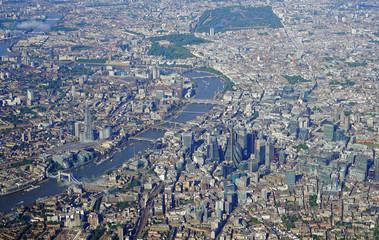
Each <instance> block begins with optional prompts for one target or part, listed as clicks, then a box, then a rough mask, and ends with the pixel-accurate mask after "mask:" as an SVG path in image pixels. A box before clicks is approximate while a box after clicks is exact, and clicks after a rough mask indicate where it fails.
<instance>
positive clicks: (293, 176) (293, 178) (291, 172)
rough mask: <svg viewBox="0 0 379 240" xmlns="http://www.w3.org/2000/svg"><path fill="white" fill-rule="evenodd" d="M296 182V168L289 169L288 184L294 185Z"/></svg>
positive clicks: (287, 172) (287, 173)
mask: <svg viewBox="0 0 379 240" xmlns="http://www.w3.org/2000/svg"><path fill="white" fill-rule="evenodd" d="M295 183H296V173H295V170H292V169H291V170H287V171H286V184H287V185H288V186H293V185H295Z"/></svg>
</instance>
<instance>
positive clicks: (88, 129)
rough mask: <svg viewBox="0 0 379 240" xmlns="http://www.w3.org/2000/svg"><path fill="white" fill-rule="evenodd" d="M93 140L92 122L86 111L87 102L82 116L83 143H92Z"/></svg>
mask: <svg viewBox="0 0 379 240" xmlns="http://www.w3.org/2000/svg"><path fill="white" fill-rule="evenodd" d="M94 139H95V138H94V136H93V128H92V120H91V115H90V112H89V109H88V102H86V109H85V115H84V139H83V140H84V141H93V140H94Z"/></svg>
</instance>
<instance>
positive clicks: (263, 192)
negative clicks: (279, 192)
mask: <svg viewBox="0 0 379 240" xmlns="http://www.w3.org/2000/svg"><path fill="white" fill-rule="evenodd" d="M262 199H263V200H264V201H267V199H268V192H267V189H265V188H263V189H262Z"/></svg>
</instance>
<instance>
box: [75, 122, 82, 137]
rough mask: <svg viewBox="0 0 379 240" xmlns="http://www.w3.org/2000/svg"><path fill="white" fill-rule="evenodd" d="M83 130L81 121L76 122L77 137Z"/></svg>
mask: <svg viewBox="0 0 379 240" xmlns="http://www.w3.org/2000/svg"><path fill="white" fill-rule="evenodd" d="M80 132H81V126H80V123H79V122H76V123H75V137H77V138H79V137H80Z"/></svg>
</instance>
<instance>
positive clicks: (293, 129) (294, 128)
mask: <svg viewBox="0 0 379 240" xmlns="http://www.w3.org/2000/svg"><path fill="white" fill-rule="evenodd" d="M289 128H290V131H289V133H290V135H293V136H295V138H297V134H298V131H299V124H298V122H297V121H293V120H291V121H290V124H289Z"/></svg>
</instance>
